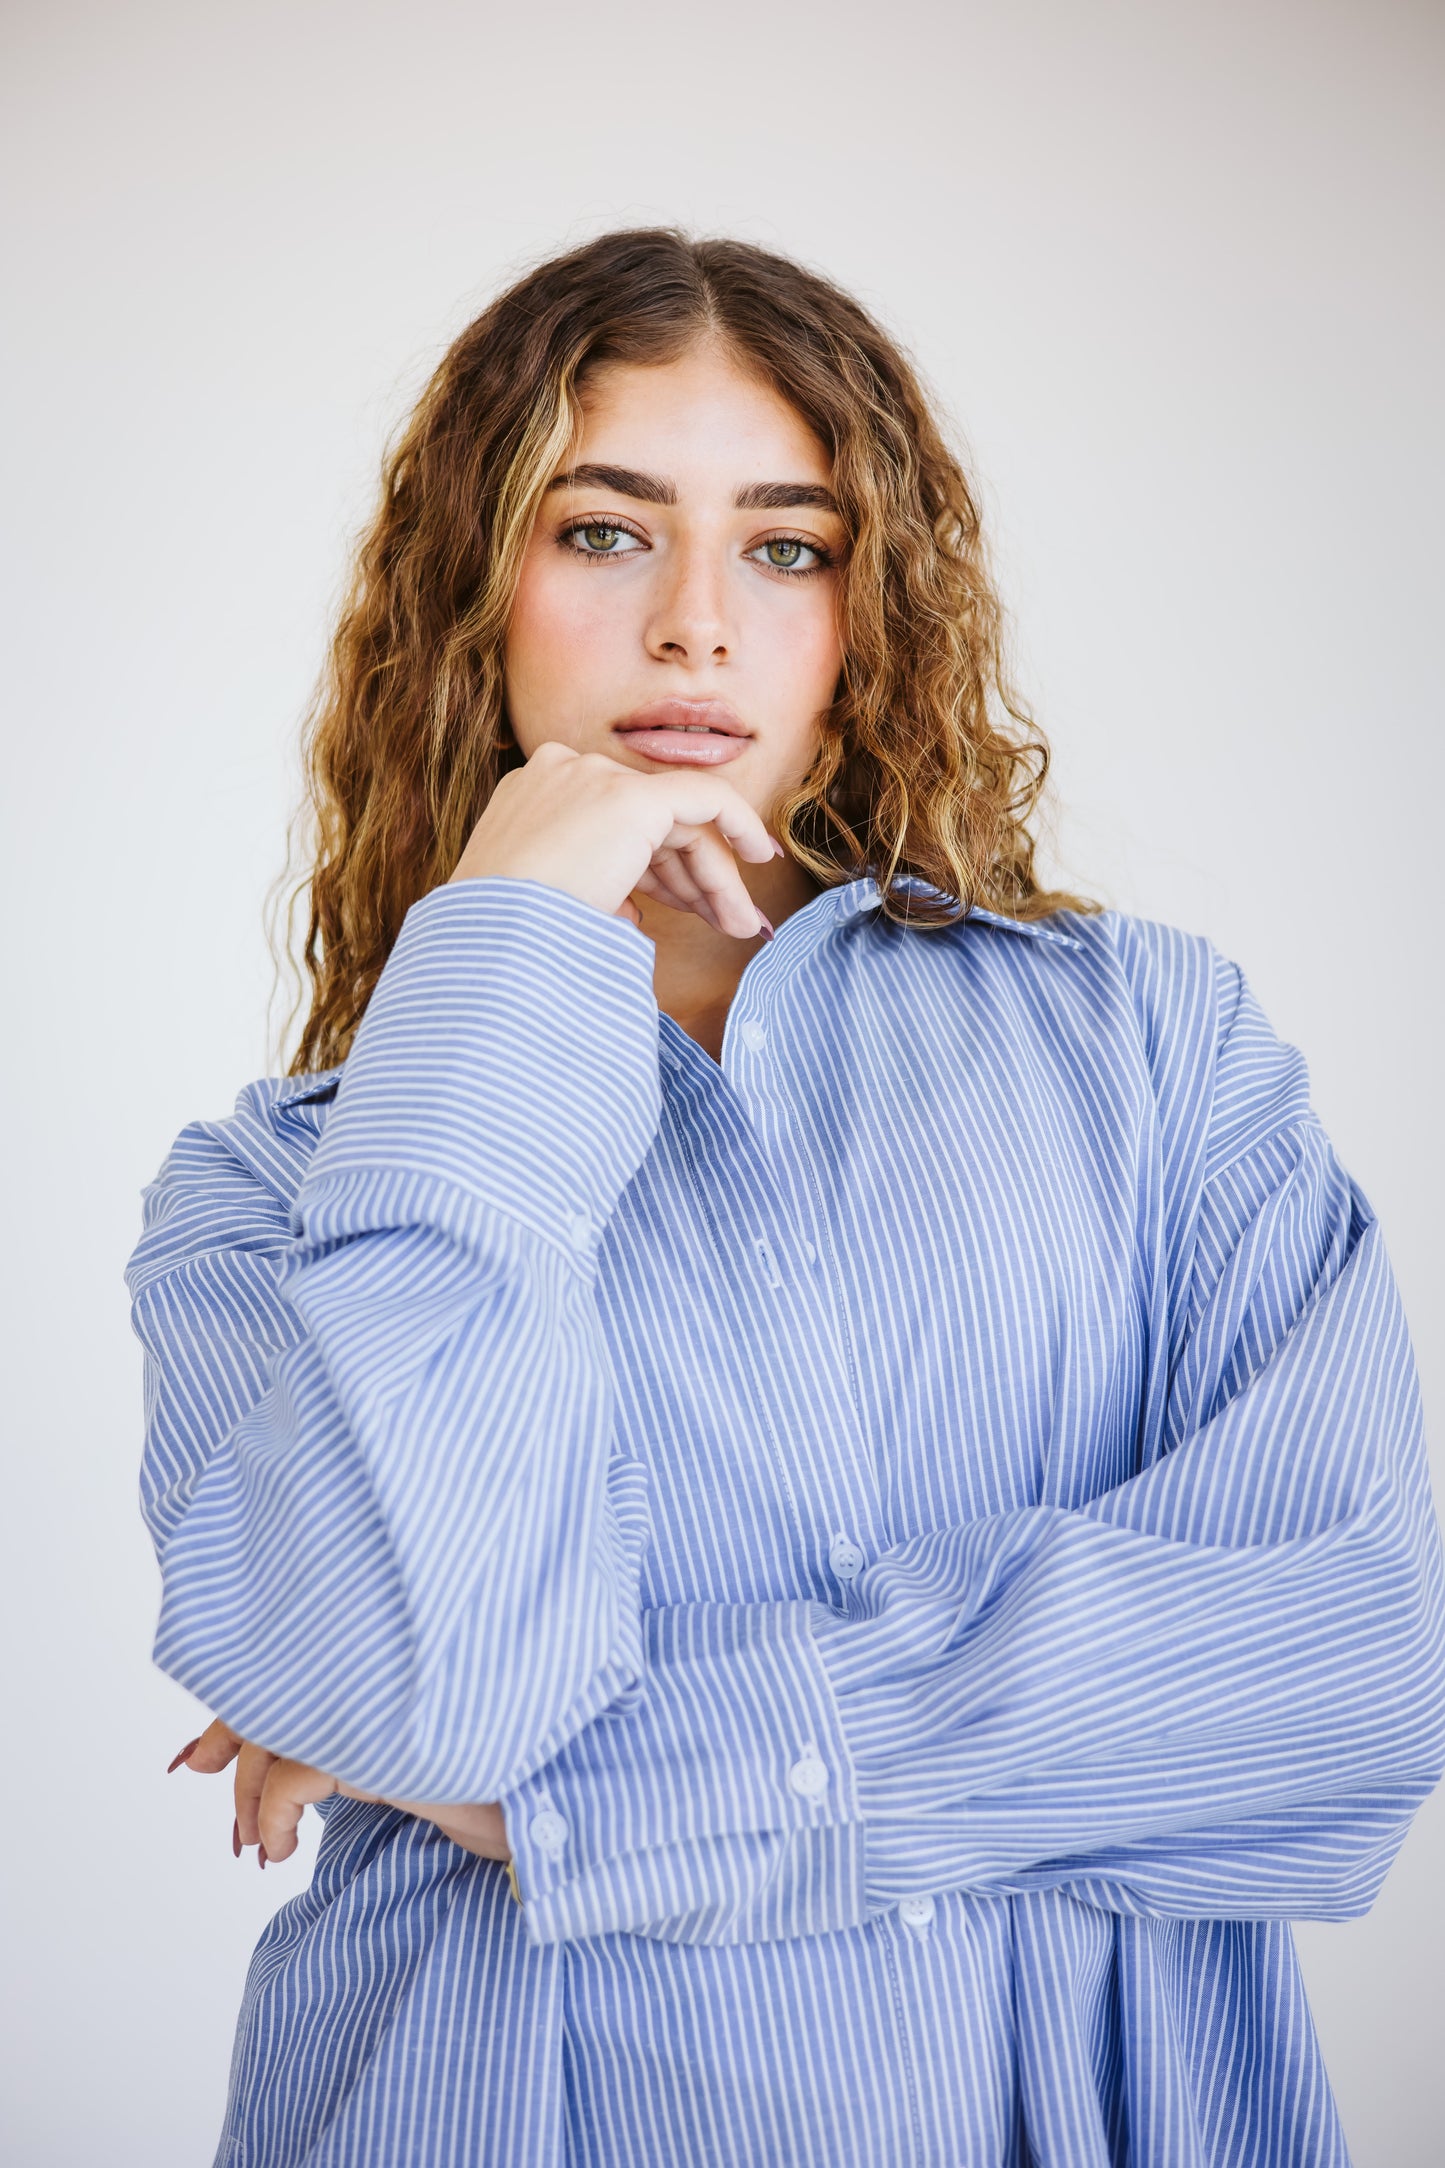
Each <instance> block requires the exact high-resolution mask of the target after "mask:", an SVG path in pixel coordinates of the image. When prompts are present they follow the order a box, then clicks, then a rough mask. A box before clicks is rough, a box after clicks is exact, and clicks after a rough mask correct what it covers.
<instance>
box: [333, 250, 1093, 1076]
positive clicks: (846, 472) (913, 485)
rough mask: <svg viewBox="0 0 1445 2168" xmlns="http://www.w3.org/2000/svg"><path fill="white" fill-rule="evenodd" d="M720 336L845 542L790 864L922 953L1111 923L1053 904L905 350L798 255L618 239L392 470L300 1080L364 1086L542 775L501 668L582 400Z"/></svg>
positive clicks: (344, 627) (973, 544) (338, 748)
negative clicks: (367, 1060) (918, 933)
mask: <svg viewBox="0 0 1445 2168" xmlns="http://www.w3.org/2000/svg"><path fill="white" fill-rule="evenodd" d="M709 335H710V336H712V337H714V338H718V339H721V340H723V341H725V342H726V344H727V345H728V347H729V348H730V349H731V351H732V352H733V353H734V354H735V355H736V356H737V357H738V358H739V359H740V360H742V361H743V362H744V363H745V364H746V365H747V366H748V367H750V368H751V369H753V370H754V371H756V372H757V374H758V375H759V376H761V377H762V378H763V379H764V380H765V381H766V382H768V383H770V384H771V385H772V386H773V387H774V388H775V389H776V390H777V391H778V392H779V393H780V394H781V396H782V397H783V398H785V399H786V400H787V401H788V402H789V403H790V404H791V406H792V407H793V408H794V409H795V410H796V411H797V412H798V413H799V414H800V415H801V416H802V417H803V418H804V420H806V421H807V422H808V424H809V425H810V427H811V428H812V429H813V430H814V431H815V433H816V434H817V436H818V438H819V440H820V442H821V443H822V444H823V445H824V446H825V447H826V448H827V450H828V451H829V453H830V454H831V457H832V461H833V488H834V494H835V495H836V497H837V499H838V502H839V506H840V508H841V511H842V514H843V518H844V521H845V523H846V526H847V529H848V534H849V548H848V552H847V556H846V559H845V562H844V565H843V569H842V577H841V595H840V607H841V628H842V639H843V647H844V654H845V658H846V659H845V662H844V665H843V670H842V675H841V678H840V681H839V684H838V688H837V693H836V697H835V699H834V701H833V704H832V706H831V708H830V709H829V710H828V712H827V713H826V715H825V716H824V717H823V718H822V723H821V728H820V739H819V746H818V751H817V755H816V758H815V760H814V762H813V764H812V767H811V768H810V770H809V772H808V774H807V776H806V777H805V779H804V781H803V783H802V785H801V786H800V788H799V789H798V790H797V791H796V792H795V793H794V794H793V795H792V796H791V797H790V798H788V799H787V800H785V801H784V803H783V804H782V805H781V806H779V807H777V808H775V809H773V811H774V817H775V819H776V821H777V825H778V832H779V834H780V835H781V837H782V839H783V841H784V843H785V844H786V845H787V847H788V849H789V851H790V852H791V854H792V855H793V857H794V858H796V860H797V861H798V862H799V863H800V864H801V865H802V866H804V867H805V868H806V869H807V870H808V872H809V873H810V874H811V875H812V876H813V877H814V879H815V880H817V881H818V882H819V883H820V884H821V885H822V886H824V887H833V886H838V885H840V884H841V883H843V882H845V881H849V880H853V879H856V878H857V877H858V876H859V875H860V874H863V873H865V872H866V873H872V874H873V875H874V877H875V878H876V880H877V882H878V885H879V889H880V892H881V895H882V899H883V908H884V910H885V912H886V913H887V914H888V915H889V916H891V917H893V918H895V919H897V920H899V921H902V922H905V923H907V924H909V925H913V926H922V927H931V926H941V925H948V924H953V923H955V922H956V921H957V920H958V919H960V918H962V917H965V916H966V915H967V914H968V912H969V911H970V910H971V909H972V908H974V907H975V906H982V907H984V908H987V909H989V910H994V911H999V912H1002V913H1004V914H1006V915H1008V916H1012V917H1015V918H1025V919H1035V918H1041V917H1044V916H1046V915H1048V914H1050V913H1053V912H1055V911H1059V910H1066V909H1067V910H1079V909H1083V910H1087V909H1091V908H1093V907H1092V906H1091V905H1089V904H1088V903H1085V902H1082V901H1081V900H1080V899H1079V898H1077V897H1074V896H1068V895H1063V894H1059V893H1057V892H1052V891H1049V890H1046V889H1043V888H1041V887H1040V886H1039V884H1038V882H1037V880H1036V878H1035V873H1034V843H1033V838H1032V836H1031V834H1030V831H1029V825H1028V824H1029V820H1030V817H1031V815H1032V814H1033V812H1034V809H1035V806H1036V804H1037V801H1038V797H1039V793H1040V790H1041V789H1042V786H1043V782H1044V778H1045V774H1046V772H1047V768H1048V748H1047V746H1046V744H1045V742H1044V740H1043V738H1042V736H1041V734H1040V732H1039V731H1038V729H1037V727H1036V725H1035V724H1034V722H1033V720H1032V718H1031V717H1030V716H1029V714H1028V712H1027V710H1026V709H1025V707H1024V706H1023V704H1022V702H1021V701H1020V699H1019V697H1018V695H1017V694H1016V692H1015V691H1014V690H1013V688H1012V687H1011V685H1010V683H1009V681H1008V676H1007V672H1006V669H1005V664H1004V658H1003V654H1002V648H1001V614H1000V608H999V602H998V597H997V595H996V593H995V590H994V586H993V583H992V581H991V579H990V576H989V571H988V565H987V561H986V557H985V552H984V547H983V541H982V535H981V531H980V523H979V513H978V506H977V503H976V500H975V496H974V493H973V491H972V490H971V489H970V487H969V483H968V480H967V478H966V476H965V474H964V472H963V469H962V467H961V466H960V464H959V462H958V460H957V459H956V458H955V457H954V455H953V454H952V453H951V452H950V450H949V449H948V446H947V444H946V443H945V441H944V438H943V435H942V432H941V431H940V429H939V427H938V424H937V422H936V421H935V419H934V417H933V414H932V412H931V411H930V408H929V404H928V401H927V399H926V397H925V396H924V393H923V391H922V389H921V388H920V385H919V382H918V379H917V377H916V375H915V373H914V371H913V370H912V368H911V367H910V366H909V364H908V362H907V360H906V359H905V358H904V356H903V355H902V354H901V353H900V351H899V349H898V347H897V346H896V345H895V344H894V342H893V341H892V340H891V339H890V338H889V337H888V335H887V334H886V333H885V332H884V331H883V330H882V329H881V328H880V326H879V325H878V324H876V323H875V322H874V321H873V319H872V318H871V317H870V316H869V315H868V314H867V313H866V311H865V310H864V309H863V308H861V307H860V306H859V304H858V303H857V302H856V301H854V300H853V299H852V298H851V297H850V296H849V295H848V294H846V293H844V292H842V291H841V289H840V288H838V287H836V286H834V285H832V284H831V283H830V282H829V281H828V280H827V279H824V278H821V277H819V276H818V275H817V274H816V273H815V272H812V271H808V270H805V269H803V268H802V267H801V266H800V265H798V264H795V263H792V262H790V261H789V260H788V259H787V258H785V257H782V256H777V255H772V254H770V253H769V252H768V251H766V250H764V249H760V248H754V247H752V246H750V245H749V244H747V243H745V242H742V241H728V240H720V241H694V240H690V239H689V238H688V237H687V236H686V235H684V234H682V233H678V232H673V231H670V230H651V229H649V230H642V231H636V232H621V233H610V234H605V235H603V236H602V238H600V239H599V240H596V241H592V242H590V243H589V244H588V245H587V246H586V247H583V248H579V249H576V250H574V251H573V252H572V253H570V254H568V255H565V256H559V257H556V258H554V259H553V260H551V261H550V262H548V263H544V264H542V265H541V266H540V267H539V268H538V269H536V270H534V271H532V272H530V273H529V274H528V275H527V276H526V277H525V278H523V279H521V280H519V281H518V283H517V284H515V285H514V286H512V287H510V288H509V289H508V290H507V291H506V292H505V293H503V294H502V295H500V296H499V298H498V299H497V300H495V301H494V302H493V303H492V304H491V306H490V308H488V309H487V310H486V311H485V312H484V313H483V314H482V315H481V316H479V317H478V318H477V320H476V321H475V322H474V323H473V324H471V325H469V326H468V328H467V329H466V330H465V331H464V332H463V333H462V334H461V336H460V338H458V339H457V340H456V341H455V343H454V344H453V346H452V347H451V349H450V351H449V352H448V353H447V355H446V356H445V358H444V359H443V361H442V363H441V365H440V367H439V368H438V369H437V371H436V373H435V375H434V376H433V377H432V379H431V382H430V383H429V384H428V385H427V388H426V390H425V391H424V392H423V394H422V397H421V399H420V401H419V403H418V405H417V407H416V409H415V411H414V413H413V414H412V416H411V418H410V420H409V422H408V423H407V425H406V427H405V429H404V430H403V432H402V434H401V437H400V439H399V441H398V442H397V443H396V445H395V447H394V449H393V450H392V451H391V453H390V454H389V456H388V458H387V460H386V463H385V468H384V472H383V480H382V492H381V502H380V505H379V507H378V510H377V512H376V515H375V517H374V519H373V520H372V522H371V525H370V527H369V528H368V530H367V532H366V533H365V535H364V537H363V538H362V541H361V545H360V548H359V551H358V553H357V560H356V567H355V572H354V575H353V579H352V584H351V588H350V592H349V594H348V596H347V598H346V601H345V603H344V605H343V608H342V612H341V616H340V620H339V623H338V625H337V628H336V633H335V637H334V639H333V642H332V646H331V652H330V658H329V663H328V667H327V670H326V673H325V675H324V677H323V680H322V683H321V686H320V688H319V690H318V693H317V696H316V700H315V702H314V704H313V707H312V710H311V714H310V717H309V719H308V726H307V733H306V743H305V758H306V777H307V793H306V803H305V808H304V812H305V816H306V819H307V832H308V841H309V846H310V847H309V851H308V856H309V858H310V862H311V865H310V872H309V874H308V875H307V876H306V877H305V879H304V880H303V881H302V882H301V884H300V886H299V888H298V889H296V890H295V891H294V892H293V895H292V897H291V904H292V906H293V907H294V906H295V905H297V904H304V906H305V912H306V931H305V936H304V940H303V942H302V943H301V946H300V960H301V963H302V964H303V966H304V968H305V971H306V972H307V974H308V975H309V979H310V989H311V1000H310V1006H309V1012H308V1014H307V1016H306V1021H305V1025H304V1028H303V1030H302V1032H301V1036H300V1041H299V1044H298V1046H297V1050H296V1053H295V1057H294V1059H293V1060H292V1062H291V1073H292V1074H293V1075H299V1074H305V1073H308V1072H310V1071H312V1070H316V1069H321V1068H328V1067H330V1066H332V1065H333V1064H335V1063H337V1062H340V1061H342V1060H344V1058H345V1056H346V1053H347V1051H348V1049H349V1048H350V1045H351V1042H352V1039H353V1037H354V1035H355V1032H356V1028H357V1026H358V1024H359V1023H360V1021H361V1018H362V1015H363V1013H364V1011H365V1009H366V1005H367V1002H368V1001H369V999H370V997H371V993H372V989H373V988H374V987H375V985H376V982H377V978H378V977H379V975H380V972H381V969H382V966H383V964H384V963H385V962H386V959H387V956H388V955H389V953H390V951H391V947H392V944H393V942H394V941H395V940H396V937H397V934H398V933H399V931H400V929H401V923H402V920H403V919H404V917H405V916H406V913H407V911H408V910H409V909H410V907H411V905H412V904H413V903H414V902H416V900H417V899H418V897H420V896H422V895H424V894H426V892H427V891H428V890H429V889H431V888H434V887H436V886H437V885H438V884H439V883H440V882H443V881H445V880H446V879H447V878H448V877H449V875H450V874H451V872H452V869H453V868H454V866H455V864H456V862H457V859H458V858H459V857H460V855H461V852H462V847H463V845H464V844H465V842H466V839H467V837H468V835H469V834H470V832H471V829H472V828H473V826H474V825H475V823H476V821H477V819H478V818H479V816H480V814H481V812H482V810H483V808H484V807H485V806H486V804H487V801H488V799H489V797H490V796H491V793H492V791H493V790H494V789H495V787H496V785H497V783H498V781H499V780H500V778H501V776H502V775H504V774H505V773H506V772H507V770H508V769H509V768H513V767H516V766H518V765H519V764H520V762H521V759H522V755H521V754H520V752H519V751H518V749H517V747H516V744H515V741H514V740H513V739H512V737H511V733H510V730H509V728H508V725H507V720H506V713H505V704H504V697H503V660H502V658H503V644H504V640H505V636H506V628H507V620H508V614H509V611H510V608H511V601H512V596H513V594H514V592H515V589H516V582H517V577H518V571H519V567H520V562H521V558H522V553H523V550H524V549H525V546H526V543H527V540H528V537H529V535H530V532H531V528H532V523H533V519H534V517H535V514H536V511H537V507H538V504H539V502H540V500H541V497H542V494H543V492H544V491H545V489H546V487H547V484H548V483H549V481H550V480H551V479H552V476H553V475H554V474H555V473H556V471H557V469H558V467H559V466H560V465H562V464H563V462H564V461H565V459H566V457H567V454H568V451H569V449H570V447H571V445H572V444H573V442H574V440H575V433H576V430H577V427H578V422H579V406H578V394H579V390H580V388H581V386H582V385H583V383H584V382H585V380H586V378H587V376H588V375H589V373H590V372H592V371H594V370H596V369H598V368H601V367H602V366H604V365H605V364H608V363H633V364H653V363H658V362H663V361H667V360H671V359H674V358H675V357H676V356H677V355H678V354H679V353H680V352H681V351H682V350H683V349H684V348H685V347H686V346H687V345H688V344H689V343H690V342H691V341H692V340H694V339H696V338H698V337H699V336H709ZM920 883H921V884H923V885H924V887H925V888H926V889H928V890H931V891H934V892H935V893H931V894H926V893H920V890H919V884H920Z"/></svg>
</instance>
